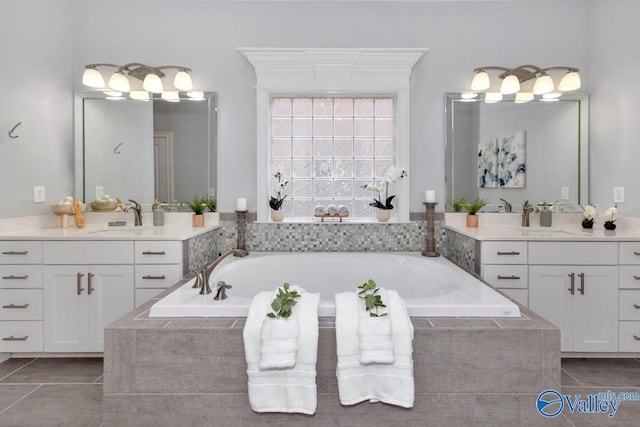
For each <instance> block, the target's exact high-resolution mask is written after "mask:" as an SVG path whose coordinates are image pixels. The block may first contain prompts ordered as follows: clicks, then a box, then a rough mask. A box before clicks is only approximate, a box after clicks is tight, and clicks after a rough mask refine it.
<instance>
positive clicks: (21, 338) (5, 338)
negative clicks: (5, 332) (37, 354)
mask: <svg viewBox="0 0 640 427" xmlns="http://www.w3.org/2000/svg"><path fill="white" fill-rule="evenodd" d="M27 338H29V335H25V336H24V337H14V336H13V335H11V336H10V337H4V338H2V341H26V340H27Z"/></svg>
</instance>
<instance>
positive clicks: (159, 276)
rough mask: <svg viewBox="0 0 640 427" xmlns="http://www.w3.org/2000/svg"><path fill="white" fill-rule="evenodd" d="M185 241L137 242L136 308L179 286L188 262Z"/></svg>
mask: <svg viewBox="0 0 640 427" xmlns="http://www.w3.org/2000/svg"><path fill="white" fill-rule="evenodd" d="M185 243H186V242H182V241H136V242H135V244H134V248H135V306H136V307H138V306H140V305H142V304H144V303H145V302H147V301H148V300H150V299H151V298H153V297H154V296H156V295H157V294H159V293H160V292H162V291H163V290H165V289H167V288H168V287H169V286H172V285H174V284H175V283H177V282H178V281H179V280H180V279H181V278H182V276H184V275H185V274H186V271H184V267H183V266H185V265H187V262H186V261H185V260H183V254H186V253H187V251H186V250H185V249H184V248H183V245H184V244H185Z"/></svg>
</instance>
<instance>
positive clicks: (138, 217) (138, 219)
mask: <svg viewBox="0 0 640 427" xmlns="http://www.w3.org/2000/svg"><path fill="white" fill-rule="evenodd" d="M129 201H130V202H131V203H133V206H131V205H129V206H127V207H126V208H124V211H125V212H127V211H128V210H129V209H133V217H134V220H135V225H136V226H140V225H142V206H141V205H140V203H138V202H136V201H135V200H131V199H129Z"/></svg>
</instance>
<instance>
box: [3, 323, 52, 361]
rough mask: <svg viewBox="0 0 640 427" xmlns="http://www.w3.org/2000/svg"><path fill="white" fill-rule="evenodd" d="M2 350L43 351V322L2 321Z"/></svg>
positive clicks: (16, 351) (9, 351)
mask: <svg viewBox="0 0 640 427" xmlns="http://www.w3.org/2000/svg"><path fill="white" fill-rule="evenodd" d="M0 330H2V333H0V337H1V338H0V352H5V353H11V352H13V353H20V352H41V351H43V345H42V342H43V341H42V337H43V334H42V322H41V321H24V322H0Z"/></svg>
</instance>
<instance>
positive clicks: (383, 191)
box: [362, 166, 408, 210]
mask: <svg viewBox="0 0 640 427" xmlns="http://www.w3.org/2000/svg"><path fill="white" fill-rule="evenodd" d="M407 175H408V174H407V171H406V170H405V169H403V168H401V167H398V166H390V167H389V169H387V171H386V172H385V174H384V178H383V182H382V185H378V186H374V185H369V184H365V185H363V186H362V188H364V189H367V190H372V191H375V192H376V194H377V197H374V198H373V202H371V203H369V205H370V206H373V207H374V208H377V209H382V210H389V209H393V205H392V204H391V202H392V201H393V199H394V198H395V197H396V196H395V195H392V196H389V183H392V182H398V181H399V180H400V179H402V178H404V177H405V176H407Z"/></svg>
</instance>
